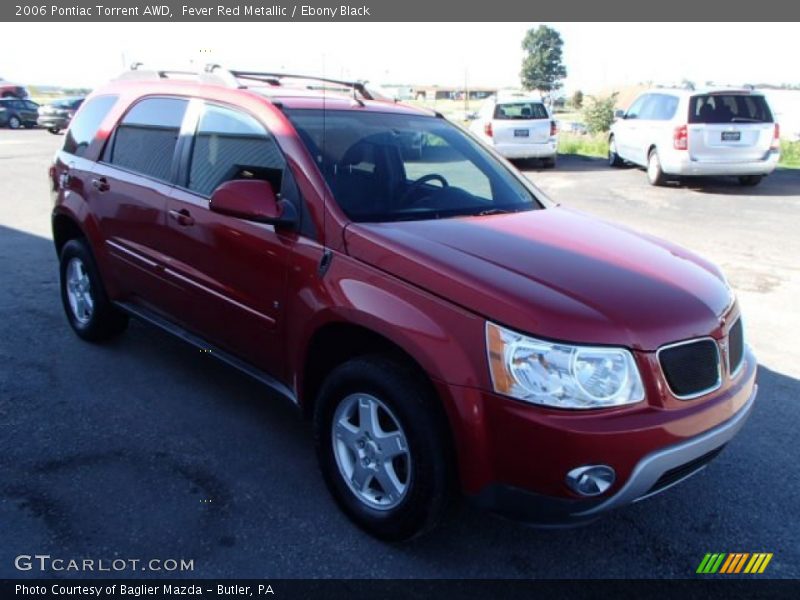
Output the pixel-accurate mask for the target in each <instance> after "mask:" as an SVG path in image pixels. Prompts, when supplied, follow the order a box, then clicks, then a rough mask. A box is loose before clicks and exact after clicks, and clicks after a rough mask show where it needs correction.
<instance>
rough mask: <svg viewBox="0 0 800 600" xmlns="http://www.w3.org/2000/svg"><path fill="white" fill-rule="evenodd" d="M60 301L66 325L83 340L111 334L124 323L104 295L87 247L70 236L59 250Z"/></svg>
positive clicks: (123, 325)
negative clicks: (66, 321) (65, 317)
mask: <svg viewBox="0 0 800 600" xmlns="http://www.w3.org/2000/svg"><path fill="white" fill-rule="evenodd" d="M60 273H61V281H60V287H61V302H62V304H63V305H64V312H65V313H66V315H67V320H68V321H69V324H70V326H71V327H72V329H73V330H74V331H75V333H77V334H78V336H79V337H80V338H82V339H84V340H87V341H90V342H99V341H103V340H107V339H110V338H113V337H115V336H117V335H119V334H120V333H122V332H123V331H124V330H125V328H126V327H127V326H128V317H127V315H125V314H124V313H122V312H120V311H119V310H118V309H117V308H115V307H114V305H113V304H111V302H110V301H109V299H108V296H107V295H106V292H105V288H104V287H103V282H102V280H101V279H100V272H99V271H98V270H97V265H96V263H95V261H94V257H93V256H92V254H91V252H90V251H89V247H88V246H87V244H86V242H85V241H84V240H82V239H73V240H70V241H68V242H67V243H66V244H64V248H62V250H61V260H60Z"/></svg>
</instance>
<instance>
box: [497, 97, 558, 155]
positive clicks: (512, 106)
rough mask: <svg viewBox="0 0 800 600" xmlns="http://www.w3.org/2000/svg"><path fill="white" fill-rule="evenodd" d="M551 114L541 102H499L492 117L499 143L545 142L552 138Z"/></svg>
mask: <svg viewBox="0 0 800 600" xmlns="http://www.w3.org/2000/svg"><path fill="white" fill-rule="evenodd" d="M550 125H551V123H550V115H549V114H548V112H547V109H546V108H545V106H544V104H542V103H541V102H523V101H519V102H502V103H500V102H499V103H498V104H497V105H496V107H495V110H494V115H493V119H492V130H493V134H494V140H495V143H497V144H504V145H505V144H544V143H546V142H547V141H548V140H549V139H550Z"/></svg>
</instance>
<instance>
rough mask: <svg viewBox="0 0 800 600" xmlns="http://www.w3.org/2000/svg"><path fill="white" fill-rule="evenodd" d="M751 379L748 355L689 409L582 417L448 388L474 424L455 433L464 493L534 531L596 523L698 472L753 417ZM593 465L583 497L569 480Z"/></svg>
mask: <svg viewBox="0 0 800 600" xmlns="http://www.w3.org/2000/svg"><path fill="white" fill-rule="evenodd" d="M755 376H756V364H755V359H754V357H753V355H752V353H750V352H749V350H748V352H747V356H746V359H745V364H744V365H743V368H742V370H741V371H740V372H739V373H738V374H737V377H736V378H735V381H732V382H730V385H728V386H727V388H726V389H724V390H720V392H719V393H717V394H710V395H709V397H708V398H698V399H696V400H691V401H687V402H686V403H685V404H686V406H685V407H680V408H662V407H655V406H650V405H647V404H644V405H643V406H640V407H630V408H621V409H609V410H599V411H598V410H594V411H592V410H590V411H586V412H585V413H583V414H581V413H576V412H574V411H569V413H567V411H557V410H553V409H541V408H540V407H536V406H531V405H526V404H524V403H521V402H518V401H515V400H511V399H508V398H504V397H501V396H498V395H495V394H490V393H487V392H481V391H477V390H471V389H468V388H457V389H455V390H453V389H452V388H449V389H450V391H451V394H452V396H451V398H452V400H454V402H455V403H456V405H457V406H459V409H458V410H459V415H460V417H461V418H462V419H470V418H472V423H471V425H472V427H468V428H467V429H466V430H464V431H461V432H460V435H459V433H458V432H457V433H456V435H455V439H456V446H457V449H458V454H459V460H460V463H459V471H460V476H461V482H462V488H463V489H464V491H465V492H466V494H467V496H468V497H469V499H470V500H471V501H472V502H473V503H474V504H476V505H477V506H479V507H481V508H484V509H487V510H490V511H492V512H495V513H498V514H500V515H502V516H505V517H508V518H512V519H514V520H517V521H523V522H526V523H529V524H532V525H538V526H544V527H554V526H555V527H558V526H570V525H578V524H582V523H585V522H589V521H592V520H594V519H595V518H597V517H599V516H600V515H601V514H603V513H605V512H606V511H609V510H611V509H614V508H617V507H620V506H624V505H626V504H631V503H633V502H637V501H639V500H642V499H644V498H647V497H649V496H652V495H654V494H656V493H659V492H661V491H664V490H666V489H668V488H670V487H672V486H673V485H675V484H677V483H679V482H680V481H683V480H684V479H686V478H688V477H689V476H691V475H693V474H695V473H697V472H699V471H700V470H702V469H703V468H704V467H705V466H706V465H707V464H708V463H709V462H710V461H711V460H712V459H713V458H714V457H715V456H716V455H717V454H718V453H719V452H720V451H721V450H722V448H723V447H724V446H725V445H726V444H727V443H728V442H729V441H730V440H731V439H732V438H733V437H734V436H735V435H736V434H737V433H738V432H739V430H740V429H741V428H742V426H743V425H744V423H745V421H746V420H747V417H748V416H749V415H750V412H751V411H752V408H753V405H754V402H755V397H756V391H757V386H756V385H755ZM476 447H477V448H484V452H483V454H480V453H479V452H478V451H477V450H476ZM465 454H466V455H465ZM593 466H594V467H600V469H599V470H597V469H595V470H594V471H593V472H594V473H597V474H598V475H599V479H598V480H597V481H596V482H592V481H589V484H590V485H588V486H586V488H587V489H591V490H594V491H595V492H596V495H593V496H591V497H588V496H585V495H582V494H581V493H579V491H577V488H578V487H579V486H576V485H575V481H574V480H572V481H571V478H570V474H571V473H572V474H575V473H578V474H580V473H585V472H586V467H593ZM609 472H610V474H611V482H610V483H609V481H608V479H607V476H608V474H609ZM589 474H590V475H591V474H592V472H590V473H589ZM583 481H584V483H585V482H586V481H587V480H586V478H584V480H583ZM594 483H596V484H597V485H594Z"/></svg>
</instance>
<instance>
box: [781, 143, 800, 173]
mask: <svg viewBox="0 0 800 600" xmlns="http://www.w3.org/2000/svg"><path fill="white" fill-rule="evenodd" d="M778 164H779V165H780V166H782V167H788V168H790V169H800V141H797V142H790V141H788V140H781V162H780V163H778Z"/></svg>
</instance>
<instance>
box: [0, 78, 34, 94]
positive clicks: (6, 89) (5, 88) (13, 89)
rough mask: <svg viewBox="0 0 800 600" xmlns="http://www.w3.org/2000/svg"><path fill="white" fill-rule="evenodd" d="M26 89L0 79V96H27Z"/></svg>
mask: <svg viewBox="0 0 800 600" xmlns="http://www.w3.org/2000/svg"><path fill="white" fill-rule="evenodd" d="M27 97H28V90H27V89H26V88H25V87H24V86H21V85H18V84H16V83H11V82H10V81H5V80H4V79H0V98H27Z"/></svg>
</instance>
